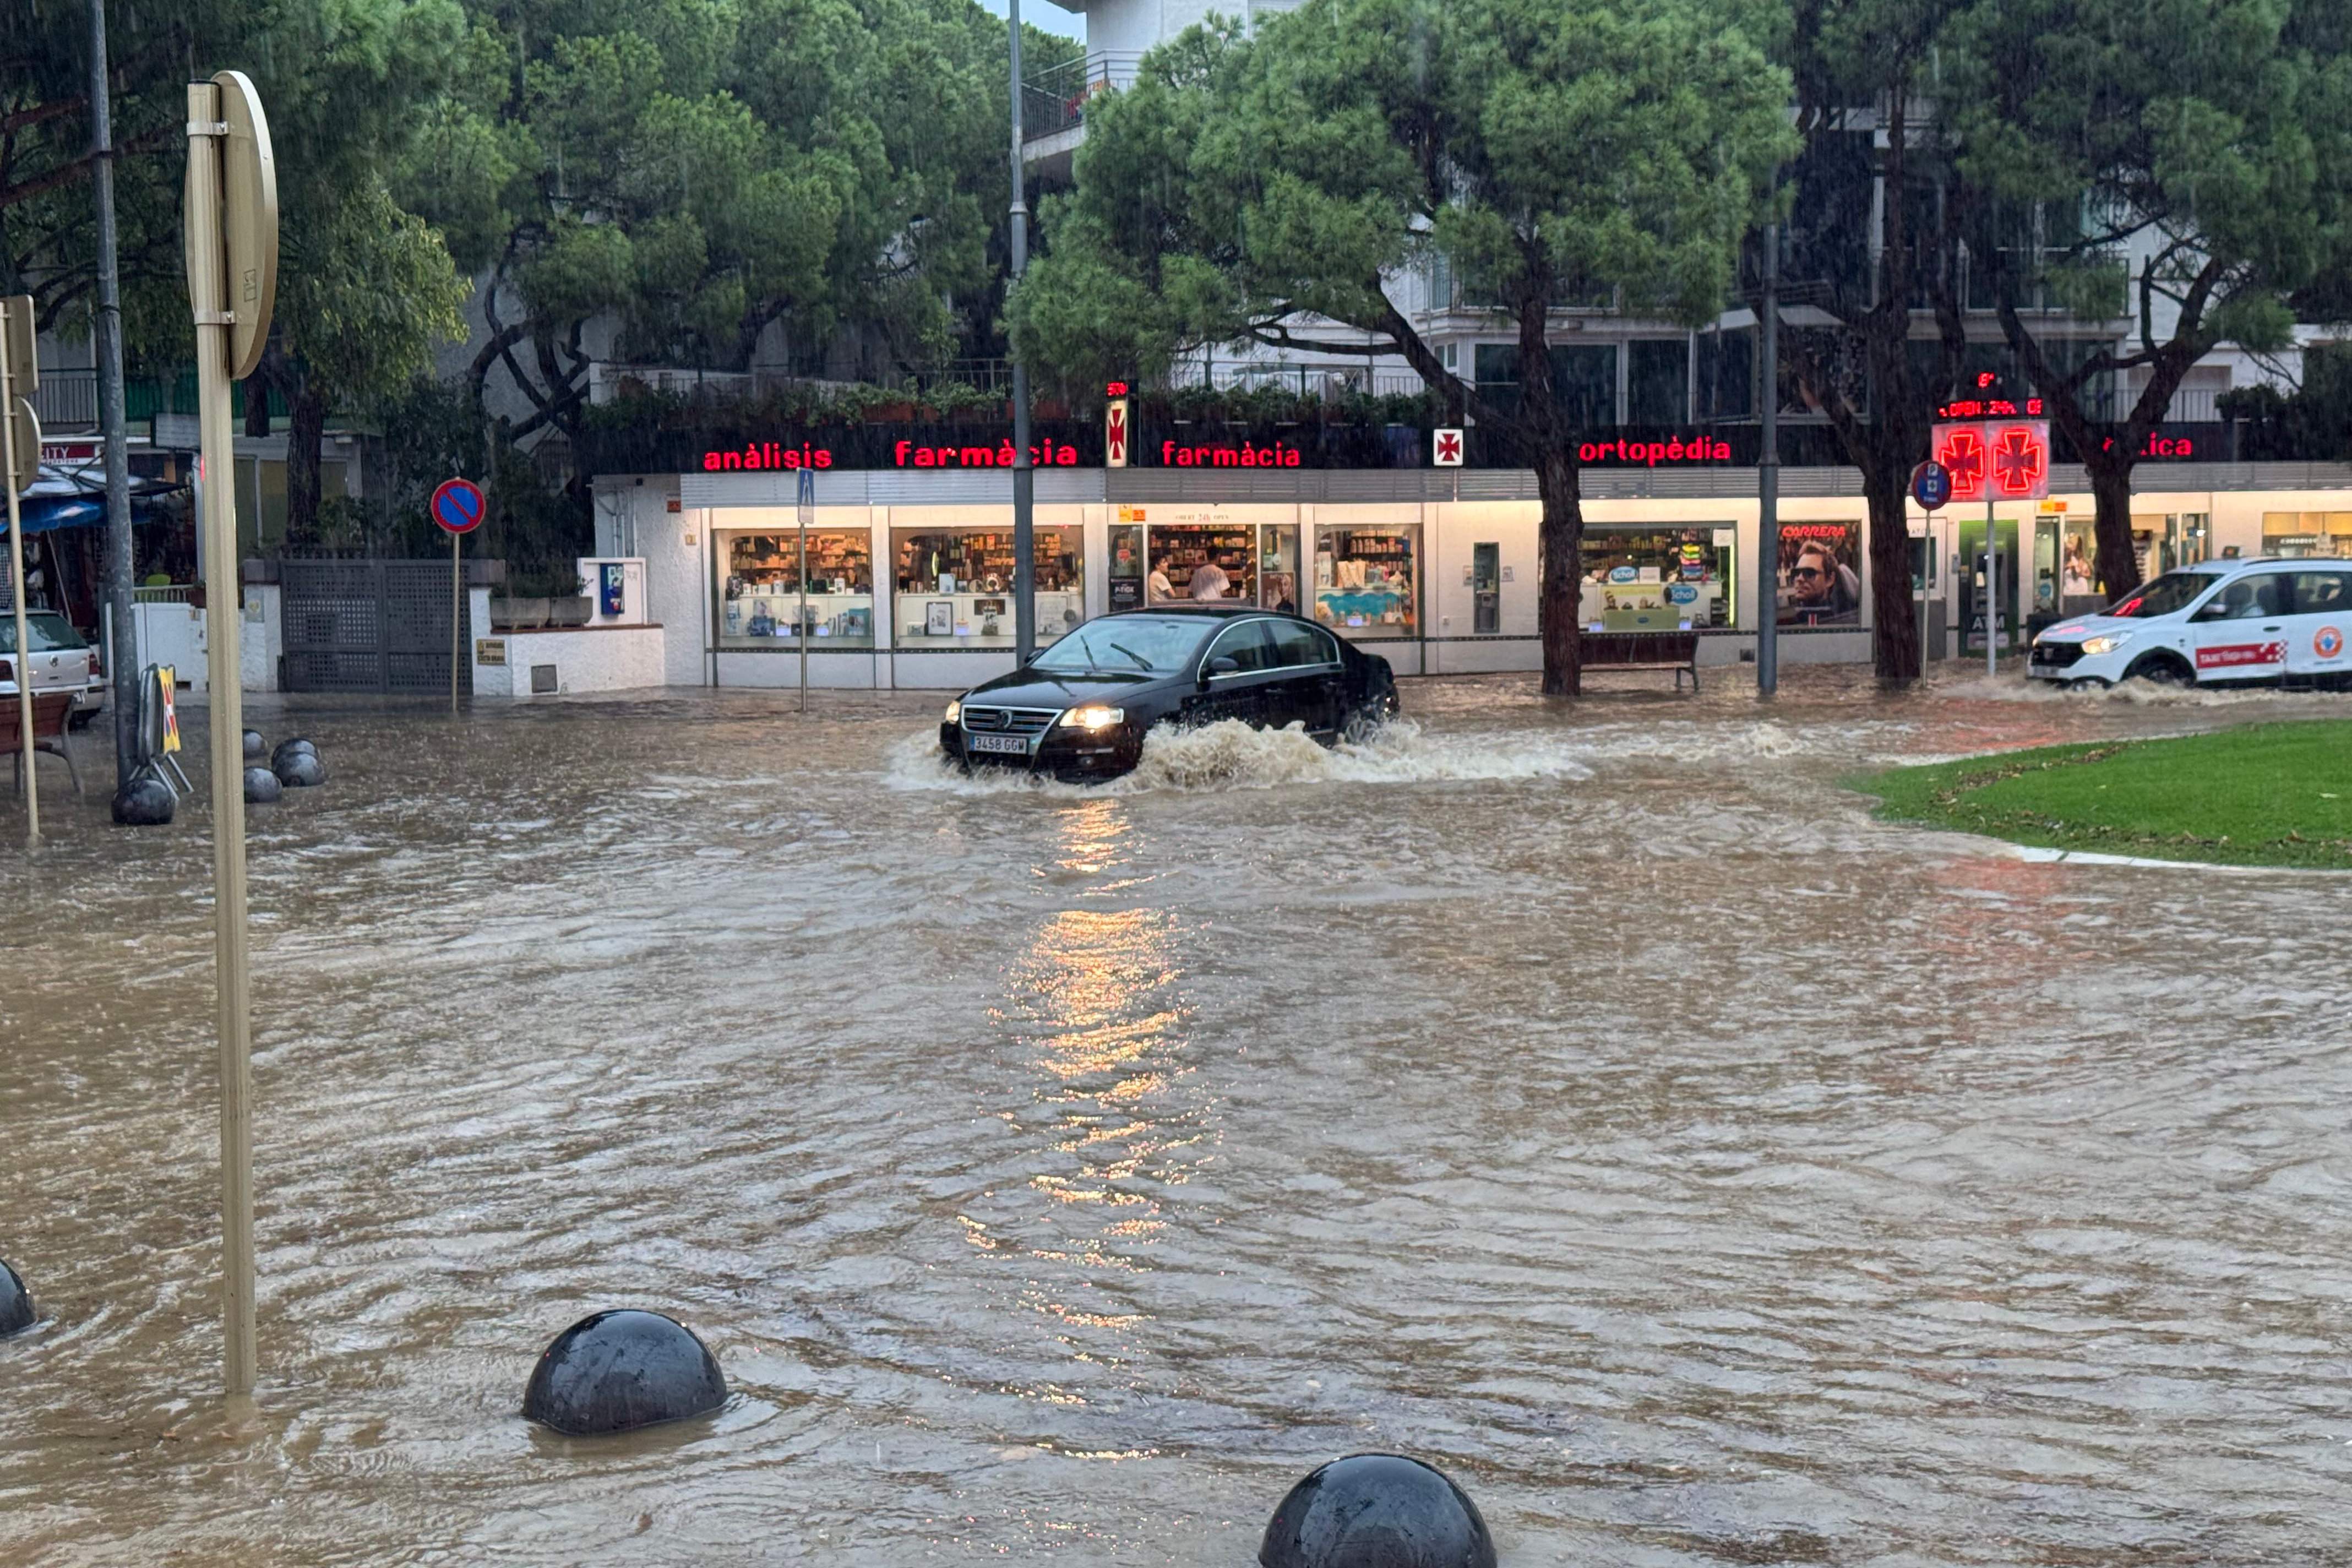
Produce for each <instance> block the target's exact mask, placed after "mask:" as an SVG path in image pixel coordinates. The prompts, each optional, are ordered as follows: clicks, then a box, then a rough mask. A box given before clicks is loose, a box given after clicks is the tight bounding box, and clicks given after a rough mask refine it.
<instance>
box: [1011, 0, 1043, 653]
mask: <svg viewBox="0 0 2352 1568" xmlns="http://www.w3.org/2000/svg"><path fill="white" fill-rule="evenodd" d="M1006 9H1007V11H1008V12H1010V16H1008V17H1007V19H1006V28H1005V30H1006V31H1007V33H1009V34H1010V35H1011V37H1012V39H1013V48H1012V56H1013V283H1014V285H1015V286H1016V287H1017V286H1018V285H1019V284H1020V281H1021V274H1022V273H1023V272H1024V271H1025V270H1027V269H1028V266H1029V201H1028V180H1027V178H1026V175H1025V173H1024V170H1023V167H1022V163H1021V0H1010V3H1009V4H1008V5H1007V6H1006ZM1007 347H1008V349H1009V350H1010V352H1011V353H1012V355H1013V660H1014V662H1015V663H1017V664H1024V665H1025V664H1027V663H1028V662H1029V656H1030V655H1031V654H1033V653H1034V652H1036V651H1037V596H1036V566H1037V559H1036V558H1037V473H1036V470H1035V469H1034V468H1032V467H1030V463H1029V369H1028V367H1027V366H1026V365H1024V364H1023V363H1021V351H1020V350H1019V349H1018V348H1013V347H1012V346H1011V345H1010V344H1008V345H1007Z"/></svg>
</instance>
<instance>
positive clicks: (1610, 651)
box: [1578, 632, 1698, 693]
mask: <svg viewBox="0 0 2352 1568" xmlns="http://www.w3.org/2000/svg"><path fill="white" fill-rule="evenodd" d="M1578 646H1579V647H1580V651H1581V653H1582V655H1583V659H1582V663H1583V667H1584V668H1586V669H1588V670H1600V669H1671V670H1673V671H1674V672H1675V690H1676V691H1680V690H1681V689H1683V677H1684V676H1685V675H1687V676H1689V677H1690V683H1691V690H1692V691H1693V692H1694V693H1696V691H1697V690H1698V634H1697V633H1696V632H1586V633H1585V634H1584V635H1583V636H1582V637H1580V639H1579V645H1578Z"/></svg>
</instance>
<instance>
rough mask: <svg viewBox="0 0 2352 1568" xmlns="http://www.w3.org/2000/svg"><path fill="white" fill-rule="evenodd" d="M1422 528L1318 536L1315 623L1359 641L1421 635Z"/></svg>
mask: <svg viewBox="0 0 2352 1568" xmlns="http://www.w3.org/2000/svg"><path fill="white" fill-rule="evenodd" d="M1420 582H1421V525H1420V524H1419V523H1386V524H1380V525H1377V526H1368V527H1363V528H1344V527H1343V528H1318V529H1317V530H1316V531H1315V618H1316V619H1317V620H1318V621H1320V622H1322V623H1323V624H1324V625H1325V626H1329V627H1330V628H1331V629H1332V630H1334V631H1337V632H1339V633H1341V634H1342V635H1344V636H1347V637H1355V638H1359V639H1371V638H1379V637H1419V636H1420V635H1421V594H1420Z"/></svg>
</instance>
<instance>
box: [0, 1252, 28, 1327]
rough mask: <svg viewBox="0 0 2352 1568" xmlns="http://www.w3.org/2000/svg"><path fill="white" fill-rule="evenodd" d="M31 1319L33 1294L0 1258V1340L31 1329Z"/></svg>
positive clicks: (20, 1277) (22, 1279) (21, 1278)
mask: <svg viewBox="0 0 2352 1568" xmlns="http://www.w3.org/2000/svg"><path fill="white" fill-rule="evenodd" d="M33 1317H34V1313H33V1293H32V1292H31V1291H30V1290H27V1289H25V1279H24V1276H23V1275H21V1274H18V1273H17V1272H16V1270H15V1269H14V1268H9V1267H8V1260H7V1259H6V1258H0V1340H5V1339H6V1338H7V1337H8V1336H9V1335H10V1334H20V1333H23V1332H24V1331H26V1329H29V1328H31V1327H32V1326H33Z"/></svg>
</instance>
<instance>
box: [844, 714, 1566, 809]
mask: <svg viewBox="0 0 2352 1568" xmlns="http://www.w3.org/2000/svg"><path fill="white" fill-rule="evenodd" d="M1590 749H1591V748H1590V746H1589V744H1588V743H1586V742H1584V741H1583V740H1582V739H1581V738H1579V737H1575V736H1571V735H1570V734H1567V733H1560V734H1543V733H1522V734H1508V735H1507V734H1499V733H1487V734H1475V733H1472V734H1463V733H1448V734H1446V735H1444V736H1443V737H1439V736H1434V735H1431V734H1428V733H1426V732H1424V731H1423V730H1422V728H1421V726H1420V725H1418V724H1415V723H1414V722H1412V721H1411V720H1399V721H1396V722H1395V723H1392V724H1387V725H1383V726H1382V727H1381V728H1380V729H1379V730H1376V731H1373V732H1372V733H1371V734H1370V735H1368V736H1366V737H1365V738H1364V739H1362V740H1360V741H1342V742H1339V744H1338V745H1336V746H1328V747H1327V746H1323V745H1320V744H1318V742H1316V741H1314V740H1313V739H1312V738H1311V737H1309V736H1308V735H1307V733H1306V731H1303V730H1300V729H1298V728H1297V726H1293V727H1291V728H1289V729H1286V730H1259V729H1255V728H1253V727H1251V726H1250V725H1247V724H1244V723H1241V722H1239V721H1234V720H1223V721H1219V722H1217V723H1214V724H1205V725H1202V726H1201V727H1200V728H1198V729H1161V730H1154V731H1151V732H1150V734H1149V735H1147V736H1146V737H1145V738H1144V743H1143V760H1142V761H1141V762H1140V763H1138V764H1137V766H1136V769H1135V771H1134V772H1133V773H1129V774H1128V775H1127V776H1126V777H1125V778H1121V779H1115V780H1113V781H1111V782H1110V783H1108V784H1087V785H1079V784H1061V783H1058V782H1056V781H1055V780H1051V779H1046V778H1041V777H1039V776H1037V775H1035V774H1032V773H1020V772H1017V771H1015V770H1013V769H1011V768H982V769H979V770H976V771H974V772H972V773H963V772H961V770H960V769H958V768H957V767H956V766H955V765H954V764H953V763H950V762H949V761H948V760H947V759H946V758H945V757H943V756H941V755H940V752H939V743H938V742H937V740H936V739H935V738H934V736H933V733H932V732H931V731H922V732H920V733H918V734H914V735H909V736H908V737H907V738H906V739H905V740H903V741H901V742H898V744H897V745H895V746H893V747H892V748H891V750H890V754H889V760H888V764H887V769H886V772H885V778H886V780H887V783H888V784H889V785H890V787H891V788H893V789H899V790H941V791H945V792H947V793H949V794H951V795H1005V794H1029V793H1036V794H1045V795H1148V794H1155V793H1160V792H1174V793H1183V794H1218V793H1223V792H1227V791H1234V790H1258V789H1275V788H1279V787H1283V786H1286V785H1297V784H1457V783H1501V782H1509V781H1513V780H1525V779H1583V778H1590V777H1591V776H1592V770H1591V767H1590V766H1588V765H1587V764H1586V763H1585V762H1583V761H1582V760H1580V758H1581V756H1582V755H1583V754H1585V753H1587V752H1589V751H1590Z"/></svg>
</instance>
